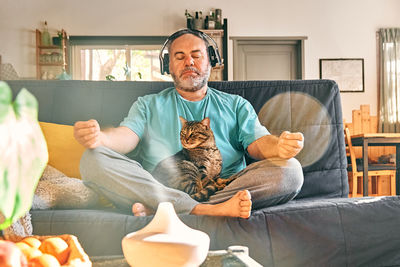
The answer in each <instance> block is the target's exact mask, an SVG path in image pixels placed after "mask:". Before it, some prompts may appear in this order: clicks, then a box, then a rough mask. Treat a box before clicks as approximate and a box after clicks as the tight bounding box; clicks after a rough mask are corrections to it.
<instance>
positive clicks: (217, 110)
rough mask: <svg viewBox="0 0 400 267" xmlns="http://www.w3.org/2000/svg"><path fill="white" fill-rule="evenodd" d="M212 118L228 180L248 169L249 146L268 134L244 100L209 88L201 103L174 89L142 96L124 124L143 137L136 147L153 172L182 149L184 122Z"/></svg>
mask: <svg viewBox="0 0 400 267" xmlns="http://www.w3.org/2000/svg"><path fill="white" fill-rule="evenodd" d="M179 116H182V117H183V118H185V119H186V120H188V121H191V120H196V121H201V120H203V119H204V118H206V117H208V118H210V124H211V129H212V130H213V132H214V136H215V141H216V144H217V147H218V149H219V150H220V152H221V155H222V172H221V177H229V176H231V175H233V174H235V173H237V172H239V171H240V170H242V169H244V168H245V167H246V162H245V159H244V155H245V151H246V149H247V146H248V145H249V144H251V143H252V142H253V141H255V140H256V139H258V138H260V137H261V136H264V135H267V134H269V132H268V130H267V129H266V128H265V127H264V126H262V125H261V124H260V122H259V120H258V117H257V114H256V113H255V111H254V108H253V107H252V105H251V104H250V103H249V102H248V101H247V100H245V99H244V98H243V97H241V96H238V95H232V94H228V93H224V92H221V91H218V90H216V89H213V88H208V89H207V95H206V96H205V97H204V98H203V99H202V100H200V101H194V102H193V101H188V100H186V99H184V98H183V97H181V96H180V95H179V93H178V92H177V91H176V90H175V88H167V89H165V90H163V91H161V92H160V93H158V94H151V95H146V96H143V97H139V98H138V99H137V101H136V102H134V103H133V105H132V107H131V109H130V110H129V114H128V116H127V117H126V118H125V119H124V120H123V121H122V122H121V124H120V125H121V126H126V127H128V128H130V129H131V130H132V131H134V132H135V133H136V134H137V135H138V136H139V138H140V142H139V146H138V147H137V148H136V150H138V151H137V152H138V154H139V155H140V158H141V162H142V165H143V167H144V168H145V169H146V170H148V171H150V172H151V171H152V170H153V169H154V168H155V166H156V165H157V163H158V162H160V161H161V160H163V159H165V158H167V157H169V156H171V155H173V154H175V153H176V152H178V151H180V150H181V149H182V145H181V142H180V130H181V127H182V126H181V122H180V120H179Z"/></svg>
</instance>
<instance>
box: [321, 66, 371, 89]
mask: <svg viewBox="0 0 400 267" xmlns="http://www.w3.org/2000/svg"><path fill="white" fill-rule="evenodd" d="M319 78H320V79H329V80H334V81H335V82H336V83H337V84H338V86H339V89H340V92H353V93H354V92H364V59H363V58H321V59H320V60H319Z"/></svg>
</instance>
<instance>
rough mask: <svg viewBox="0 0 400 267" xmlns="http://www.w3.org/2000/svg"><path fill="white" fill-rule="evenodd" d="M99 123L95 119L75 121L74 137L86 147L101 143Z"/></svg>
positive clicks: (93, 146)
mask: <svg viewBox="0 0 400 267" xmlns="http://www.w3.org/2000/svg"><path fill="white" fill-rule="evenodd" d="M101 135H102V133H101V131H100V125H99V123H98V122H97V121H96V120H88V121H77V122H76V123H75V124H74V137H75V139H76V141H78V143H80V144H81V145H83V146H84V147H86V148H96V147H98V146H100V145H102V143H101Z"/></svg>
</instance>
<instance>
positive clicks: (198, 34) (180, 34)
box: [166, 29, 210, 54]
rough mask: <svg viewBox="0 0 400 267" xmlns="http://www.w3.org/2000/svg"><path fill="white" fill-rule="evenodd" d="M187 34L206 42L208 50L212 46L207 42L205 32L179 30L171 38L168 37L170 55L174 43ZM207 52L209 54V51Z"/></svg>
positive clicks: (167, 45)
mask: <svg viewBox="0 0 400 267" xmlns="http://www.w3.org/2000/svg"><path fill="white" fill-rule="evenodd" d="M185 34H191V35H194V36H196V37H199V38H200V39H202V40H203V41H204V44H205V46H206V48H207V47H208V46H209V45H210V43H209V42H208V40H207V37H206V36H205V35H204V33H203V32H201V31H198V30H192V29H183V30H179V31H177V32H175V33H173V34H172V35H171V36H169V37H168V42H167V44H166V47H167V49H168V53H170V52H171V51H170V49H171V45H172V43H173V42H174V41H175V40H176V39H178V38H179V37H181V36H182V35H185ZM206 50H207V54H208V49H206Z"/></svg>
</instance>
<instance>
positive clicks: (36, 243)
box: [21, 236, 42, 248]
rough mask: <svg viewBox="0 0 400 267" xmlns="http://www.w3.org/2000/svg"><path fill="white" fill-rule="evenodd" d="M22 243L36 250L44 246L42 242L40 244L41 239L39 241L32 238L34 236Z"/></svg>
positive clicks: (23, 240)
mask: <svg viewBox="0 0 400 267" xmlns="http://www.w3.org/2000/svg"><path fill="white" fill-rule="evenodd" d="M21 242H24V243H26V244H28V245H29V246H31V247H34V248H39V247H40V245H41V244H42V242H40V240H39V239H37V238H35V237H32V236H30V237H26V238H24V239H22V241H21Z"/></svg>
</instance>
